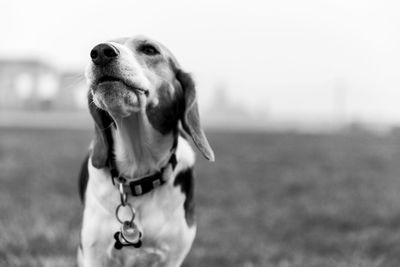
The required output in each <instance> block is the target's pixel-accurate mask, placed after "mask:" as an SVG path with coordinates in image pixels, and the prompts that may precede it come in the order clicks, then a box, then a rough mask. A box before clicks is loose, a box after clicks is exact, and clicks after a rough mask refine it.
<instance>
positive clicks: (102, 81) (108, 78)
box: [95, 75, 149, 96]
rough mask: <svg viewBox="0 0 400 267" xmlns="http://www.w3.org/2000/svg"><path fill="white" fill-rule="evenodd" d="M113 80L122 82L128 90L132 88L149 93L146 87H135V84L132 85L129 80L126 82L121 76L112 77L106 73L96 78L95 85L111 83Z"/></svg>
mask: <svg viewBox="0 0 400 267" xmlns="http://www.w3.org/2000/svg"><path fill="white" fill-rule="evenodd" d="M113 82H118V83H122V84H123V85H125V86H126V87H127V88H128V89H129V90H132V91H134V92H135V93H140V94H144V95H146V96H147V95H148V94H149V91H148V90H147V89H144V88H140V87H137V86H136V85H133V84H131V83H129V82H127V81H125V80H123V79H121V78H118V77H113V76H108V75H105V76H101V77H100V78H98V79H97V80H96V82H95V84H96V85H97V86H100V85H102V84H105V83H113Z"/></svg>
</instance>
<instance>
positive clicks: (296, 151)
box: [0, 128, 400, 267]
mask: <svg viewBox="0 0 400 267" xmlns="http://www.w3.org/2000/svg"><path fill="white" fill-rule="evenodd" d="M90 137H91V133H90V132H89V131H83V130H82V131H80V130H38V129H36V130H32V129H31V130H23V129H5V128H2V129H0V266H30V267H31V266H56V267H57V266H75V250H76V246H77V243H78V235H79V233H78V231H79V227H80V221H81V210H82V207H81V205H80V203H79V200H78V195H77V174H78V168H79V165H80V163H81V160H82V159H83V157H84V155H85V153H86V148H87V145H88V143H89V140H90ZM209 139H210V142H211V143H212V145H213V147H214V149H215V152H216V158H217V161H216V163H214V164H210V163H208V162H206V161H204V160H202V159H200V157H199V158H198V165H197V168H196V170H197V174H198V175H197V188H196V194H197V195H196V198H197V214H198V218H197V219H198V235H197V238H196V241H195V244H194V246H193V248H192V251H191V253H190V254H189V256H188V258H187V261H186V263H185V266H187V267H189V266H191V267H194V266H206V267H207V266H230V267H231V266H242V267H252V266H266V267H267V266H274V267H275V266H278V267H291V266H304V267H313V266H328V267H329V266H360V267H361V266H393V267H395V266H400V137H396V136H387V137H378V136H373V135H368V134H364V135H356V134H348V135H338V134H337V135H305V134H289V133H288V134H265V133H223V132H219V133H211V134H209Z"/></svg>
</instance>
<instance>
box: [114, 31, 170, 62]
mask: <svg viewBox="0 0 400 267" xmlns="http://www.w3.org/2000/svg"><path fill="white" fill-rule="evenodd" d="M111 42H114V43H118V44H121V45H124V46H126V47H128V48H130V49H136V48H137V47H139V46H140V45H143V44H149V45H153V46H155V47H156V48H158V49H159V50H161V51H162V52H163V53H164V54H165V55H166V56H170V57H171V58H174V56H173V54H172V53H171V51H170V50H169V49H168V48H167V47H166V46H165V45H163V44H162V43H160V42H158V41H156V40H154V39H151V38H149V37H147V36H144V35H136V36H133V37H122V38H117V39H113V40H111Z"/></svg>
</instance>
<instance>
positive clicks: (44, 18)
mask: <svg viewBox="0 0 400 267" xmlns="http://www.w3.org/2000/svg"><path fill="white" fill-rule="evenodd" d="M399 14H400V1H384V0H375V1H366V0H331V1H328V0H303V1H299V0H279V1H265V0H264V1H262V0H260V1H251V0H246V1H232V0H230V1H229V0H223V1H222V0H220V1H215V0H213V1H211V0H202V1H196V2H194V1H184V0H182V1H175V0H169V1H151V0H147V1H132V0H129V1H105V0H104V1H99V0H96V1H82V0H69V1H54V0H53V1H51V0H49V1H48V0H39V1H32V0H27V1H19V0H2V1H1V2H0V32H1V40H2V42H1V44H0V56H7V57H11V56H19V57H22V56H29V57H39V58H43V59H45V60H49V61H50V62H52V63H54V64H55V65H56V66H57V67H59V68H61V69H72V68H77V69H81V70H82V71H83V69H84V66H85V64H86V63H87V60H88V58H89V51H90V49H91V47H93V46H94V45H95V44H96V43H98V42H101V41H103V40H107V39H110V38H114V37H120V36H127V35H128V36H129V35H135V34H144V35H147V36H149V37H152V38H155V39H157V40H159V41H161V42H162V43H164V44H165V45H166V46H167V47H169V48H170V49H171V50H172V51H173V52H174V54H175V55H176V57H177V58H178V60H179V61H180V62H181V64H182V65H183V66H184V68H186V69H187V70H188V71H190V72H192V73H193V74H194V75H195V77H196V80H197V84H198V90H199V91H200V96H201V103H200V104H201V106H202V107H203V108H208V107H210V106H211V105H214V104H215V103H214V102H213V101H212V99H213V95H214V92H215V90H216V88H221V87H226V88H227V90H228V92H229V93H228V95H229V97H230V98H231V100H232V101H233V102H235V103H236V104H238V105H243V106H245V107H247V108H248V109H249V110H250V111H252V112H260V111H258V110H263V111H264V112H266V114H268V115H269V116H271V117H278V118H279V117H281V118H283V117H284V118H293V119H299V120H302V119H305V118H319V119H322V120H323V119H325V118H330V119H332V117H335V114H336V113H341V112H342V113H343V112H345V114H346V118H347V119H348V120H351V119H362V120H369V121H375V122H391V123H393V122H396V123H397V122H400V105H399V104H398V103H399V101H400V16H399ZM344 99H346V101H344ZM340 107H341V108H340ZM338 109H341V110H338ZM344 110H345V111H344Z"/></svg>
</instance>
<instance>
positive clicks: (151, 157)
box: [113, 112, 175, 178]
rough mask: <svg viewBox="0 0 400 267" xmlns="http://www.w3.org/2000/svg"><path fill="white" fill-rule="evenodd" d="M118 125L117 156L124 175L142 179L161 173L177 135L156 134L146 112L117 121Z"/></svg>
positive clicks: (118, 165)
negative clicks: (151, 174) (154, 173)
mask: <svg viewBox="0 0 400 267" xmlns="http://www.w3.org/2000/svg"><path fill="white" fill-rule="evenodd" d="M115 123H116V125H117V127H116V129H115V130H114V131H113V138H114V155H115V161H116V166H117V168H118V171H119V172H120V174H121V175H124V176H126V177H130V178H134V177H140V176H143V175H147V174H150V173H153V172H156V171H159V170H160V169H161V168H162V167H163V166H164V165H165V164H166V163H167V162H168V159H169V157H170V155H171V148H172V146H173V143H174V138H175V136H174V134H173V133H170V134H167V135H162V134H161V133H159V132H158V131H156V130H155V129H154V128H153V127H152V125H151V124H150V122H149V120H148V118H147V116H146V113H145V112H136V113H133V114H132V115H130V116H128V117H125V118H119V119H115Z"/></svg>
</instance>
